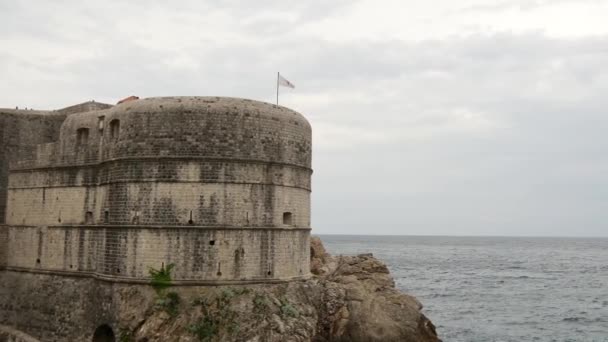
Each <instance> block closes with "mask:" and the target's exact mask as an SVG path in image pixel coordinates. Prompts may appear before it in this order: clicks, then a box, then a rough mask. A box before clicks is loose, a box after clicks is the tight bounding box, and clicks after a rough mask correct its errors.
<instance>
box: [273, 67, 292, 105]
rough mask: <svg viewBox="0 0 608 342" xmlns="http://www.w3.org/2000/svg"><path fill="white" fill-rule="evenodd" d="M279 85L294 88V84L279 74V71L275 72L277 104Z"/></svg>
mask: <svg viewBox="0 0 608 342" xmlns="http://www.w3.org/2000/svg"><path fill="white" fill-rule="evenodd" d="M279 86H283V87H288V88H291V89H295V88H296V86H295V85H293V83H291V82H289V81H288V80H287V79H286V78H285V77H283V76H281V73H280V72H277V106H278V105H279Z"/></svg>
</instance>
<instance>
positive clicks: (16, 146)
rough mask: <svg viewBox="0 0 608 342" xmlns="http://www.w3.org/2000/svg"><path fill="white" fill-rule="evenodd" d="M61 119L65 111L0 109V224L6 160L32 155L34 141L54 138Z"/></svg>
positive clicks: (6, 177) (6, 171) (57, 133)
mask: <svg viewBox="0 0 608 342" xmlns="http://www.w3.org/2000/svg"><path fill="white" fill-rule="evenodd" d="M64 120H65V115H57V114H49V113H48V112H38V111H24V110H12V109H0V224H2V223H4V222H5V208H6V194H7V185H8V170H9V161H11V160H14V159H15V158H17V157H19V158H20V159H31V158H33V157H34V151H35V147H34V145H36V144H42V143H48V142H52V141H55V140H57V139H58V137H59V128H60V126H61V123H62V122H63V121H64ZM28 156H29V157H28Z"/></svg>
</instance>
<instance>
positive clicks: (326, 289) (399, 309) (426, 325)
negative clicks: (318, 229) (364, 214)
mask: <svg viewBox="0 0 608 342" xmlns="http://www.w3.org/2000/svg"><path fill="white" fill-rule="evenodd" d="M311 257H312V259H311V261H312V262H311V268H312V272H313V274H315V276H314V277H313V279H310V280H306V281H299V282H292V283H286V284H273V285H270V284H260V285H247V286H245V285H238V286H237V285H234V286H216V287H175V288H172V287H169V288H167V289H163V290H160V291H159V290H157V291H155V290H153V289H152V288H151V287H150V288H149V289H145V288H142V287H129V286H126V285H125V286H118V287H117V289H116V290H117V291H116V292H115V296H119V297H120V298H118V299H119V301H118V302H119V303H121V308H120V309H119V311H120V312H122V316H121V319H120V326H119V329H120V331H119V332H118V335H119V336H118V338H117V340H120V341H148V342H152V341H184V342H185V341H260V342H262V341H277V342H278V341H319V342H326V341H327V342H329V341H366V342H368V341H370V342H371V341H383V342H389V341H406V342H407V341H411V342H414V341H422V342H427V341H429V342H430V341H440V340H439V339H438V337H437V335H436V332H435V327H434V326H433V324H432V323H431V321H429V320H428V319H427V318H426V317H425V316H424V315H423V314H422V313H421V312H420V309H421V308H422V305H421V304H420V303H419V302H418V301H417V300H416V299H415V298H414V297H411V296H408V295H406V294H403V293H401V292H399V291H398V290H396V289H395V284H394V281H393V279H392V277H391V276H390V274H389V271H388V268H387V267H386V265H384V264H383V263H382V262H380V261H379V260H377V259H375V258H374V257H373V256H372V255H371V254H367V255H359V256H339V257H332V256H330V255H329V254H327V252H325V249H324V248H323V245H322V243H321V241H320V240H319V239H318V238H313V239H312V242H311ZM142 310H144V314H143V315H142Z"/></svg>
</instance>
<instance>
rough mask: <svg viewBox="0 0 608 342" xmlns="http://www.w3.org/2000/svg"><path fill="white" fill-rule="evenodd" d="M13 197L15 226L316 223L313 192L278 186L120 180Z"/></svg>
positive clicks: (10, 210)
mask: <svg viewBox="0 0 608 342" xmlns="http://www.w3.org/2000/svg"><path fill="white" fill-rule="evenodd" d="M8 197H9V198H8V201H9V202H8V206H7V222H8V223H9V224H12V225H62V224H66V225H74V224H105V223H110V224H123V225H146V224H148V225H150V224H151V225H170V226H178V225H182V226H206V227H214V226H219V227H250V228H256V227H262V228H265V227H303V228H307V227H310V192H309V191H308V190H303V189H298V188H290V187H282V186H273V185H256V184H218V183H214V184H200V183H155V182H145V183H134V184H129V183H114V184H110V185H107V186H99V187H48V188H25V189H18V188H15V189H10V190H9V195H8ZM87 212H90V213H91V215H92V216H91V217H90V221H87V218H86V213H87ZM105 212H107V213H108V218H109V220H108V222H106V216H105ZM285 212H289V213H291V214H292V222H291V223H290V224H284V223H283V213H285ZM190 220H192V221H190Z"/></svg>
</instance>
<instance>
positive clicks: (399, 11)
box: [0, 0, 608, 235]
mask: <svg viewBox="0 0 608 342" xmlns="http://www.w3.org/2000/svg"><path fill="white" fill-rule="evenodd" d="M484 4H485V5H484ZM488 4H489V5H488ZM607 10H608V9H607V8H606V6H605V5H604V4H603V3H602V2H597V1H584V2H580V1H579V2H573V1H566V0H564V1H559V2H547V1H535V2H532V3H531V2H522V1H509V2H505V1H495V2H488V1H473V0H467V1H464V2H458V3H456V2H453V1H440V2H438V3H436V4H434V5H429V4H423V3H421V2H410V3H408V4H407V6H404V3H403V2H402V1H385V2H383V3H382V5H379V4H377V3H376V2H373V3H372V2H370V1H366V0H361V1H355V2H352V1H332V2H318V1H311V2H290V1H274V0H264V1H263V2H255V3H252V2H243V1H213V2H198V1H182V2H179V3H176V4H169V3H165V2H154V3H150V2H147V1H146V2H145V1H130V2H128V3H126V2H111V3H106V2H92V1H91V2H89V1H85V2H73V1H67V0H66V1H54V2H52V3H48V4H39V5H38V6H34V7H33V6H31V5H29V4H28V3H27V2H25V1H16V2H10V3H3V4H0V44H2V46H3V49H2V50H1V51H0V77H2V79H3V81H4V82H2V83H0V105H1V106H3V107H14V106H16V105H19V106H22V107H23V106H27V107H34V108H61V107H64V106H67V105H70V104H73V103H77V102H81V101H84V100H89V99H95V100H98V101H105V102H109V103H114V102H115V101H117V100H118V99H120V98H123V97H125V96H127V95H139V96H144V97H145V96H160V95H223V96H237V97H247V98H254V99H258V100H264V101H268V102H274V101H275V98H274V97H275V91H276V89H275V82H276V72H277V71H281V73H282V74H284V75H285V76H286V77H287V78H288V79H289V80H290V81H292V82H293V83H295V84H296V89H295V90H289V89H281V97H280V102H281V104H283V105H285V106H288V107H292V108H294V109H296V110H298V111H300V112H302V113H304V114H305V115H306V116H307V117H308V118H309V120H310V121H311V123H312V126H313V134H314V150H315V154H314V156H313V161H314V165H313V166H314V168H315V174H314V183H313V187H314V191H313V223H314V228H315V229H316V231H317V232H320V233H330V232H331V233H360V234H363V233H370V232H373V233H385V234H499V235H513V234H515V235H517V234H536V235H545V234H554V235H555V234H558V235H605V232H604V229H603V225H604V223H605V222H606V218H607V217H606V214H604V212H605V208H606V205H607V204H608V193H606V190H604V189H605V188H606V187H605V186H604V185H605V183H606V177H605V175H606V174H607V173H606V171H608V170H607V168H608V158H607V157H606V156H605V151H606V150H607V149H608V140H606V139H605V138H604V135H605V132H606V131H607V129H608V119H606V115H605V108H607V107H608V103H607V102H608V100H607V99H606V97H605V96H604V94H606V93H607V92H608V70H606V68H605V65H607V63H608V49H606V46H608V26H606V25H605V24H604V23H603V19H602V21H601V22H600V21H597V20H596V19H597V17H602V16H603V15H604V14H606V11H607ZM564 11H566V12H564ZM589 11H592V12H594V14H593V16H591V17H589V19H588V20H586V21H585V22H582V18H584V17H585V13H588V12H589ZM567 12H568V13H571V14H572V15H571V18H570V19H568V20H569V21H565V22H564V23H568V25H564V24H560V20H561V19H563V18H564V17H565V15H566V13H567ZM482 14H483V15H482ZM547 16H549V17H547ZM545 17H547V18H548V20H540V19H541V18H545ZM602 18H603V17H602ZM520 19H521V20H520ZM573 26H576V29H572V27H573ZM570 33H572V34H570Z"/></svg>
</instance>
